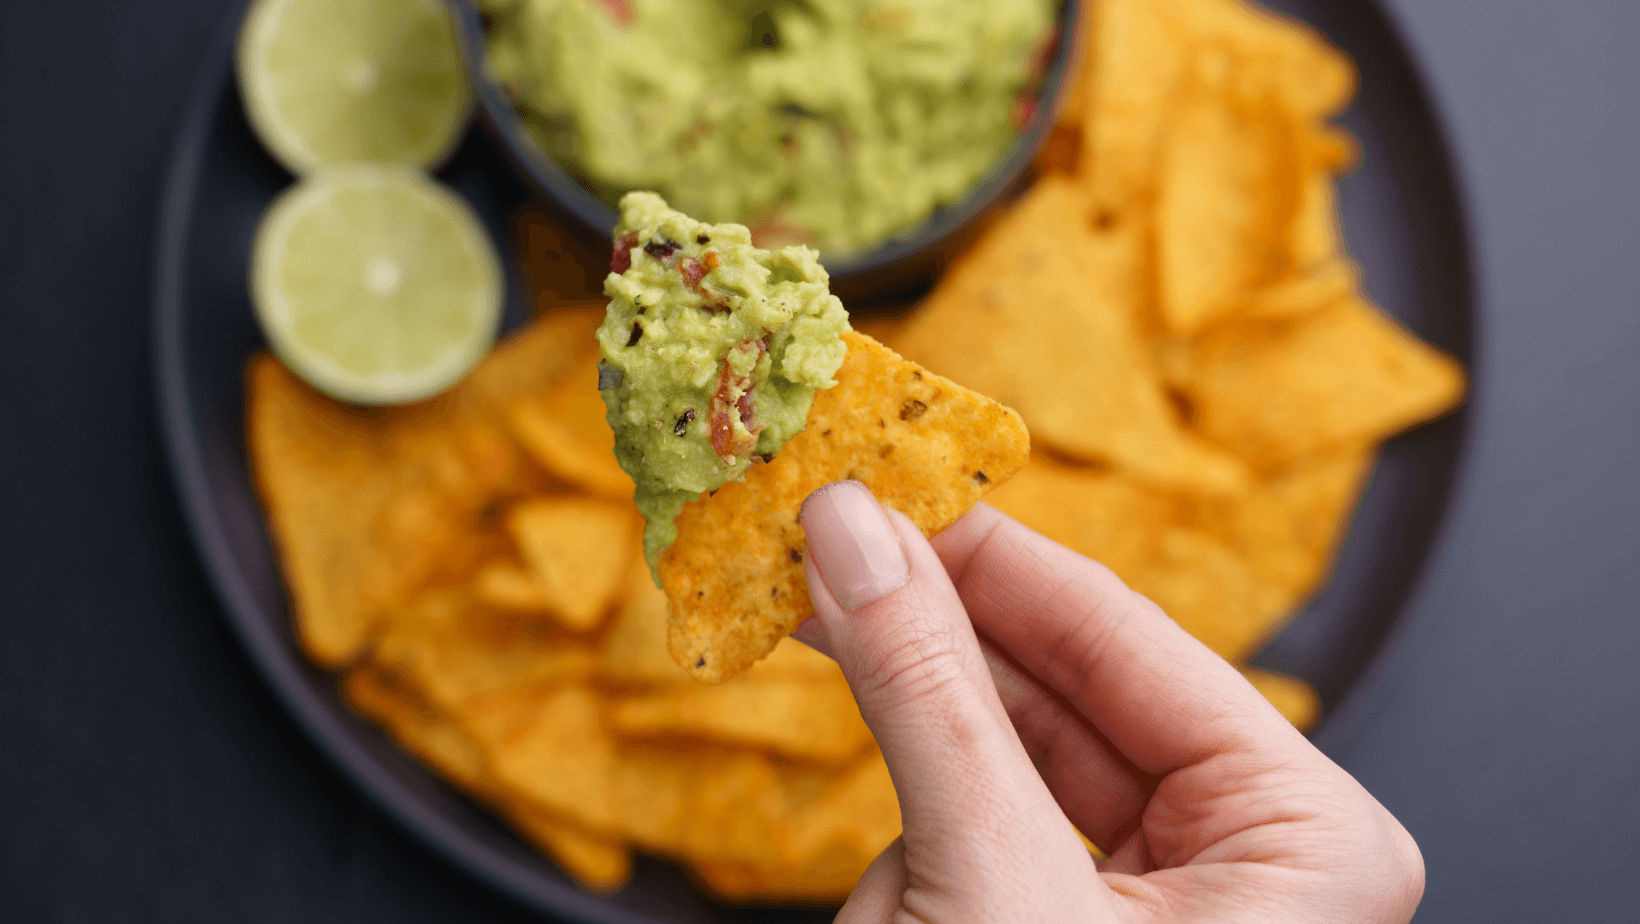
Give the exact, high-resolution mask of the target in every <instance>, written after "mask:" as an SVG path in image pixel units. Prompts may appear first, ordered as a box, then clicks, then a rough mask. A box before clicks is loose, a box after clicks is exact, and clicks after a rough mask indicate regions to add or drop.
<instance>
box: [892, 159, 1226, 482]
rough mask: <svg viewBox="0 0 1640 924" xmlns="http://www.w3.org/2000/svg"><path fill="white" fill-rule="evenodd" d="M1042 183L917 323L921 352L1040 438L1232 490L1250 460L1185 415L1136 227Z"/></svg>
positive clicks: (1085, 454) (1140, 471)
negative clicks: (1166, 382)
mask: <svg viewBox="0 0 1640 924" xmlns="http://www.w3.org/2000/svg"><path fill="white" fill-rule="evenodd" d="M1096 221H1097V217H1096V216H1095V215H1094V214H1093V209H1092V208H1091V206H1090V205H1089V204H1088V203H1087V201H1086V200H1085V199H1084V198H1083V196H1082V194H1081V192H1080V191H1079V190H1078V189H1077V188H1076V186H1075V185H1074V184H1073V183H1072V182H1071V181H1070V180H1066V179H1061V178H1056V177H1049V178H1046V179H1043V180H1041V181H1040V182H1038V183H1037V185H1036V186H1035V187H1033V188H1032V190H1031V191H1030V192H1029V193H1028V194H1027V195H1026V197H1025V198H1024V199H1023V200H1022V201H1021V202H1020V204H1019V205H1018V206H1016V207H1015V208H1014V210H1013V211H1012V212H1010V213H1009V214H1008V215H1007V216H1006V217H1005V218H1003V219H1002V220H1001V221H1000V222H999V223H998V224H997V225H996V226H995V227H994V228H993V229H992V230H991V231H990V233H989V234H987V235H986V237H985V238H984V239H983V240H982V241H980V243H979V244H977V245H976V246H975V248H974V249H973V250H972V251H970V252H969V253H968V254H967V255H965V256H964V258H963V259H962V260H961V261H959V262H958V264H957V265H956V266H954V267H952V269H951V271H950V273H949V274H948V275H947V276H946V278H945V280H944V281H943V282H942V283H941V285H940V287H939V288H938V289H936V290H935V292H934V294H933V295H931V296H930V297H929V299H928V300H927V301H926V302H925V303H924V304H923V306H922V308H921V309H919V310H918V312H917V313H916V314H915V315H914V316H913V317H912V318H911V319H910V321H909V322H908V323H907V325H906V328H905V330H904V331H903V332H901V334H900V335H899V340H898V342H899V345H900V346H901V347H902V348H903V349H904V350H905V353H906V356H907V357H909V358H910V359H912V360H914V361H916V362H921V363H924V364H926V365H927V366H928V367H929V368H931V369H933V370H935V371H938V372H942V373H947V374H950V375H954V376H958V377H959V378H960V379H961V380H962V383H963V384H964V385H966V386H968V387H970V388H973V389H974V390H975V391H978V392H980V393H982V394H985V395H989V396H991V397H993V398H995V399H997V400H998V401H1001V402H1002V403H1003V404H1006V405H1008V406H1009V407H1012V408H1015V409H1016V410H1018V411H1019V413H1020V416H1022V417H1023V418H1024V419H1025V422H1026V423H1027V424H1028V425H1029V426H1030V428H1031V433H1032V436H1033V438H1034V439H1036V440H1037V441H1039V442H1041V443H1042V444H1044V445H1047V446H1051V447H1053V448H1054V449H1055V450H1057V451H1059V452H1061V453H1064V454H1066V455H1069V456H1072V457H1075V458H1078V459H1081V460H1084V461H1097V462H1106V463H1109V464H1111V465H1113V466H1115V467H1117V468H1121V469H1125V470H1127V471H1129V472H1131V473H1132V474H1134V475H1135V476H1137V477H1139V478H1141V479H1143V480H1145V481H1148V482H1150V483H1152V484H1158V485H1161V486H1165V487H1177V488H1183V489H1194V490H1201V491H1206V492H1209V493H1221V494H1226V493H1228V494H1233V493H1237V492H1238V491H1240V490H1242V489H1243V488H1244V487H1245V485H1246V481H1247V475H1246V472H1245V471H1244V470H1243V466H1242V465H1241V463H1240V462H1239V461H1237V460H1236V459H1234V458H1232V457H1231V456H1229V455H1228V454H1226V453H1224V452H1222V451H1220V450H1218V449H1217V448H1215V447H1213V446H1209V445H1207V444H1205V443H1203V442H1201V441H1200V440H1197V439H1196V438H1194V437H1193V436H1191V435H1190V434H1189V433H1187V432H1185V430H1184V429H1183V428H1182V427H1181V426H1180V425H1179V423H1178V421H1177V420H1176V418H1175V414H1174V411H1173V409H1172V407H1171V406H1170V405H1169V403H1168V399H1167V396H1166V394H1165V392H1164V391H1163V388H1162V383H1161V381H1160V378H1159V376H1158V374H1157V371H1156V367H1155V364H1154V363H1153V362H1152V360H1151V358H1150V356H1149V355H1148V354H1149V348H1148V345H1147V344H1146V342H1145V338H1144V336H1143V333H1142V332H1141V328H1140V309H1141V304H1142V295H1141V281H1140V278H1139V256H1140V248H1141V240H1140V236H1139V230H1140V229H1139V228H1138V226H1137V224H1136V223H1128V224H1124V223H1120V222H1118V223H1116V224H1114V225H1112V226H1111V227H1107V228H1103V229H1099V228H1096V227H1095V226H1094V222H1096Z"/></svg>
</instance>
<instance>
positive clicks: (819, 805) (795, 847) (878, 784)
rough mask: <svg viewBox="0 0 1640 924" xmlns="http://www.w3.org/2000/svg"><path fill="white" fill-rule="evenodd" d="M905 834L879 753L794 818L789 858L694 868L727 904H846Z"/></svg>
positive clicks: (771, 857) (787, 841) (789, 830)
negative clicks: (864, 875)
mask: <svg viewBox="0 0 1640 924" xmlns="http://www.w3.org/2000/svg"><path fill="white" fill-rule="evenodd" d="M899 834H900V804H899V799H898V797H897V796H896V794H895V792H894V784H893V781H892V780H890V779H889V776H888V768H887V766H886V765H884V763H883V758H882V755H881V754H878V753H875V752H873V753H872V754H870V755H868V756H867V757H866V758H865V759H863V760H861V761H859V762H858V763H856V764H855V766H854V767H853V768H852V769H851V770H850V771H849V772H847V773H846V774H844V775H843V776H841V777H839V778H838V779H837V780H835V781H834V782H832V783H831V784H830V785H829V786H828V787H827V789H826V791H825V792H824V793H823V794H821V795H820V796H819V797H818V798H815V799H814V800H813V801H812V802H810V804H809V805H808V806H807V807H806V808H804V809H803V810H801V811H800V812H798V813H797V814H796V815H794V816H793V817H792V820H791V822H790V824H789V825H788V827H787V837H786V838H785V844H786V857H785V858H782V857H781V856H779V855H776V854H773V853H771V854H769V855H766V856H764V857H761V858H759V859H758V860H756V861H753V862H742V863H727V862H721V861H720V862H706V863H697V864H694V867H693V868H694V870H695V871H696V873H697V874H698V875H699V877H700V878H701V880H702V883H703V884H704V885H705V886H706V887H707V888H708V889H709V890H711V891H712V892H713V893H714V894H716V895H718V896H720V897H722V898H728V899H734V900H738V901H750V900H758V899H762V900H770V899H780V898H784V899H788V900H790V899H793V898H797V899H807V900H811V901H825V900H839V899H842V898H843V897H845V896H847V895H848V893H849V892H850V891H851V890H852V889H853V888H854V884H855V883H856V882H858V881H859V879H860V875H861V874H862V873H864V872H865V869H866V867H867V866H869V865H871V861H872V860H874V859H876V857H877V855H878V854H880V853H882V851H883V850H884V848H886V847H887V846H888V845H889V844H890V843H891V842H892V841H893V840H894V838H895V837H898V836H899Z"/></svg>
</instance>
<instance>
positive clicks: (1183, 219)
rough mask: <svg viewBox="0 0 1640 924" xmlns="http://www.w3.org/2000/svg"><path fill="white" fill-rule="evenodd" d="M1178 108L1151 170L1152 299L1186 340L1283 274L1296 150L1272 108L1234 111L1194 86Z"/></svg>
mask: <svg viewBox="0 0 1640 924" xmlns="http://www.w3.org/2000/svg"><path fill="white" fill-rule="evenodd" d="M1175 106H1176V108H1175V110H1174V112H1173V113H1172V115H1171V117H1170V124H1169V130H1168V134H1167V139H1166V143H1165V145H1164V147H1163V150H1162V155H1161V159H1160V162H1159V165H1158V171H1159V173H1158V178H1157V190H1156V205H1155V233H1156V267H1157V268H1156V273H1157V299H1158V304H1159V307H1160V310H1161V316H1162V319H1163V320H1164V321H1165V322H1166V324H1167V327H1168V329H1169V330H1171V331H1172V332H1174V333H1176V334H1183V335H1189V334H1192V333H1195V332H1196V331H1198V330H1200V329H1201V328H1202V327H1203V326H1204V325H1206V324H1207V323H1208V322H1210V321H1213V320H1215V319H1217V318H1220V317H1224V316H1225V315H1226V314H1227V313H1228V312H1229V311H1230V310H1231V309H1233V308H1235V307H1236V306H1237V305H1238V304H1239V303H1240V301H1241V300H1242V299H1243V297H1244V295H1245V293H1247V292H1248V291H1250V290H1252V289H1254V288H1257V287H1259V286H1262V285H1266V284H1268V283H1270V282H1273V281H1274V280H1275V279H1276V278H1278V277H1279V276H1280V274H1281V273H1282V272H1283V271H1284V270H1285V269H1286V266H1285V265H1284V264H1285V260H1284V257H1285V251H1284V247H1283V244H1284V243H1285V241H1284V240H1283V231H1284V229H1285V228H1286V227H1287V226H1288V224H1289V223H1290V222H1291V220H1292V216H1293V214H1294V211H1295V209H1296V207H1297V202H1298V184H1297V164H1298V151H1297V145H1296V139H1295V137H1294V133H1293V131H1292V129H1291V127H1290V126H1289V124H1288V121H1287V118H1286V115H1285V113H1284V112H1282V111H1281V110H1280V109H1279V108H1278V107H1277V106H1275V105H1274V104H1272V103H1270V102H1269V101H1265V102H1264V103H1263V104H1262V105H1258V106H1257V107H1256V108H1252V107H1248V106H1240V105H1237V104H1235V103H1234V102H1232V101H1231V100H1229V99H1227V98H1226V97H1225V96H1223V95H1221V94H1217V93H1211V92H1207V91H1205V90H1203V89H1199V88H1198V89H1195V90H1194V91H1193V92H1187V93H1185V94H1183V96H1182V97H1181V98H1180V99H1179V100H1178V101H1177V103H1176V104H1175Z"/></svg>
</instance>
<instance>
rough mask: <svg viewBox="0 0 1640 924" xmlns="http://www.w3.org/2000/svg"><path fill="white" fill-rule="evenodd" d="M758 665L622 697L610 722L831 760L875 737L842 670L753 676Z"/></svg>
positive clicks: (621, 730)
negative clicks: (816, 676) (728, 678)
mask: <svg viewBox="0 0 1640 924" xmlns="http://www.w3.org/2000/svg"><path fill="white" fill-rule="evenodd" d="M782 644H783V645H793V644H797V643H796V642H790V641H788V642H783V643H782ZM756 672H757V669H756V668H755V667H754V668H753V669H752V671H749V672H748V674H747V676H744V677H737V678H735V679H734V681H733V682H730V683H725V684H721V685H719V686H702V685H700V684H691V685H689V686H688V687H685V688H683V689H681V690H661V691H659V692H656V693H649V694H643V695H639V696H630V697H626V698H624V699H619V700H616V701H615V702H614V703H613V704H612V708H611V710H610V723H611V724H612V725H613V726H614V728H615V731H616V733H617V734H620V735H631V736H640V735H646V736H667V735H686V736H690V737H696V738H705V739H708V740H711V741H719V742H722V743H725V744H737V745H740V746H742V747H752V748H761V749H765V750H769V751H774V752H775V753H778V754H784V755H786V756H788V757H795V758H799V759H804V760H812V761H815V762H818V763H826V764H835V763H840V762H842V761H846V760H848V759H849V758H852V757H854V756H856V755H858V754H859V753H860V752H861V751H862V750H864V749H865V747H866V746H867V745H868V744H870V743H871V740H872V738H871V730H870V729H869V728H867V727H866V723H865V721H864V720H862V719H861V718H860V710H859V707H857V706H856V705H855V704H854V694H853V693H851V692H850V691H849V688H848V682H847V681H845V680H844V679H843V675H842V673H841V671H837V672H836V675H835V676H834V677H833V678H831V679H829V680H810V679H794V678H767V679H766V678H757V679H754V678H753V676H752V674H755V673H756Z"/></svg>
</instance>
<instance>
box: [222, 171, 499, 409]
mask: <svg viewBox="0 0 1640 924" xmlns="http://www.w3.org/2000/svg"><path fill="white" fill-rule="evenodd" d="M250 282H251V286H250V288H251V296H252V302H253V304H254V306H255V309H256V314H257V319H258V321H259V322H260V323H261V326H262V330H263V332H264V334H265V335H266V336H267V339H268V344H269V346H270V347H271V348H272V349H273V351H274V353H275V355H277V356H278V357H279V358H280V360H281V361H283V362H284V363H285V365H286V366H287V367H289V368H290V369H291V370H292V371H293V372H295V373H296V374H297V375H299V376H300V377H301V378H302V379H304V380H305V381H307V382H308V383H309V384H311V385H313V386H314V387H315V388H317V389H319V390H320V391H323V392H325V393H326V394H329V395H331V396H332V397H335V398H339V399H341V400H344V401H349V402H352V403H356V404H406V403H410V402H414V401H418V400H421V399H424V398H427V397H430V396H432V395H434V394H437V393H438V392H440V391H443V390H444V389H446V388H448V387H449V386H450V385H452V384H454V383H455V382H457V381H458V380H460V378H461V377H462V376H463V375H464V374H465V373H466V372H467V371H468V370H469V369H471V368H472V367H473V366H474V365H475V364H476V363H477V362H478V361H479V360H480V359H481V358H482V357H483V356H484V354H485V353H486V352H487V350H488V349H489V346H490V344H491V343H492V342H493V341H494V339H495V335H496V330H497V327H498V326H499V323H500V319H501V300H502V271H501V266H500V261H499V259H498V257H497V256H496V253H495V249H494V247H493V245H492V244H491V242H490V238H489V236H488V234H487V233H486V232H485V230H484V227H483V225H482V224H481V223H480V222H479V220H478V218H477V216H476V215H474V214H473V213H472V210H471V209H470V208H469V207H468V205H467V204H466V202H465V201H463V200H462V199H461V198H460V197H459V196H457V195H456V194H455V193H453V192H451V191H450V190H449V189H447V188H445V187H443V186H442V185H440V184H438V183H436V182H434V181H433V180H431V179H430V178H428V177H427V176H426V175H425V174H423V173H422V172H421V171H419V170H415V169H413V168H406V167H396V166H389V165H370V164H352V165H342V166H334V167H326V168H323V169H320V170H317V171H315V172H313V173H312V174H310V175H309V176H307V177H305V178H304V179H303V180H302V181H301V182H299V183H297V184H296V185H294V186H292V187H291V188H290V189H288V190H286V192H285V193H284V194H283V195H281V196H280V198H279V199H278V200H276V201H275V202H274V204H273V205H272V206H271V207H270V208H269V209H268V211H267V212H266V214H265V215H264V216H263V219H262V224H261V226H260V227H259V228H258V229H257V235H256V242H255V246H254V248H253V252H252V258H251V272H250Z"/></svg>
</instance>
